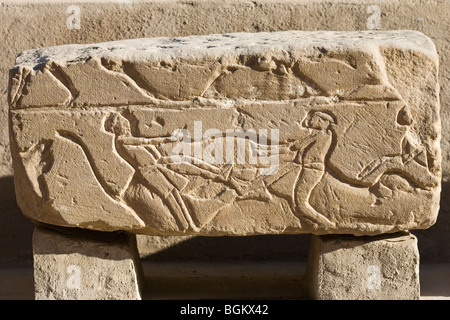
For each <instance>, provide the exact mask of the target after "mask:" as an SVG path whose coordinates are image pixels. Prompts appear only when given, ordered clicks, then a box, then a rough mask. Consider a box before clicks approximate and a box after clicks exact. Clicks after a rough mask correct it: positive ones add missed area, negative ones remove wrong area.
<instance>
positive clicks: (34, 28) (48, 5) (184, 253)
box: [0, 0, 450, 268]
mask: <svg viewBox="0 0 450 320" xmlns="http://www.w3.org/2000/svg"><path fill="white" fill-rule="evenodd" d="M78 8H79V10H80V11H79V13H80V15H79V18H80V20H79V21H77V20H76V18H77V16H76V14H77V9H78ZM449 14H450V1H446V0H408V1H401V0H359V1H358V0H328V1H325V0H310V1H308V0H258V1H248V0H215V1H214V0H190V1H176V0H116V1H113V0H110V1H107V0H106V1H105V0H96V1H89V2H88V1H87V0H84V1H67V0H49V1H41V0H38V1H32V2H30V1H19V0H16V1H0V39H1V40H0V43H1V44H2V47H1V50H0V75H1V76H0V215H1V223H0V268H2V267H6V266H24V265H31V263H32V261H31V259H32V254H31V252H32V251H31V234H32V230H33V226H34V225H33V223H32V222H31V221H29V220H28V219H27V218H25V217H24V216H23V215H22V214H21V212H20V210H19V209H18V207H17V205H16V204H15V197H14V181H13V171H12V168H11V159H10V155H9V137H8V120H7V119H8V117H7V116H8V105H7V86H8V70H9V68H11V67H12V66H13V65H14V60H15V57H16V56H17V54H18V53H20V52H21V51H23V50H26V49H33V48H38V47H44V46H54V45H63V44H69V43H96V42H104V41H114V40H121V39H130V38H143V37H159V36H164V37H175V36H187V35H194V34H196V35H199V34H211V33H229V32H243V31H244V32H265V31H281V30H341V31H346V30H348V31H352V30H368V29H375V30H376V29H380V30H395V29H412V30H417V31H421V32H423V33H424V34H425V35H427V36H429V37H430V38H431V39H432V40H433V41H434V43H435V44H436V47H437V50H438V53H439V56H440V76H439V79H440V86H441V96H440V98H441V118H442V141H441V146H442V156H443V163H442V165H443V183H442V196H441V210H440V213H439V217H438V220H437V223H436V224H435V225H434V226H433V227H431V228H430V229H428V230H420V231H413V233H414V234H415V235H416V236H417V238H418V241H419V249H420V255H421V261H422V262H437V261H450V245H449V243H450V64H449V62H450V61H449V58H450V33H449V32H448V31H449V30H450V20H449V19H448V16H449ZM78 22H79V29H78V28H77V27H78V25H77V23H78ZM139 243H140V246H141V249H142V253H143V254H144V255H150V254H153V255H152V259H196V260H198V259H205V260H211V259H219V258H223V257H225V258H229V259H262V260H264V259H305V260H306V257H307V252H308V247H309V235H295V236H294V235H292V236H290V235H289V236H284V235H283V236H258V237H251V238H239V237H234V238H214V239H205V238H201V237H196V238H192V237H190V238H186V239H183V241H181V242H180V241H179V239H166V240H164V241H161V239H158V238H154V237H145V238H141V239H140V242H139ZM152 247H153V248H152ZM155 248H157V249H155Z"/></svg>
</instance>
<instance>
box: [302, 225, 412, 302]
mask: <svg viewBox="0 0 450 320" xmlns="http://www.w3.org/2000/svg"><path fill="white" fill-rule="evenodd" d="M307 279H308V287H309V292H310V295H311V297H312V298H313V299H317V300H415V299H419V295H420V286H419V250H418V247H417V238H416V237H415V236H414V235H412V234H410V233H396V234H390V235H389V234H388V235H380V236H371V237H355V236H347V235H325V236H313V238H312V240H311V249H310V255H309V260H308V270H307Z"/></svg>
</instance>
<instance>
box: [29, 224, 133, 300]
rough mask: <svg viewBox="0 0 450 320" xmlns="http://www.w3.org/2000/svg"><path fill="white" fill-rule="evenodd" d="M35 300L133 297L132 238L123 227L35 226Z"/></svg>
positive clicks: (129, 298) (130, 298)
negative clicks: (117, 229) (96, 229)
mask: <svg viewBox="0 0 450 320" xmlns="http://www.w3.org/2000/svg"><path fill="white" fill-rule="evenodd" d="M33 262H34V286H35V298H36V300H49V299H55V300H139V299H141V292H140V289H141V286H140V284H141V279H142V272H141V266H140V260H139V256H138V253H137V249H136V238H135V236H134V235H131V234H127V233H122V232H120V233H105V232H91V231H85V230H78V229H73V230H71V229H69V230H66V229H57V230H53V229H47V228H43V227H36V228H35V231H34V234H33Z"/></svg>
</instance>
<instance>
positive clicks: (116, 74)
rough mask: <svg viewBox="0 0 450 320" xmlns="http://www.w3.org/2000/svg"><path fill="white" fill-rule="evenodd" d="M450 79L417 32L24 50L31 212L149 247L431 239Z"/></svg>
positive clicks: (19, 172) (17, 100) (14, 119)
mask: <svg viewBox="0 0 450 320" xmlns="http://www.w3.org/2000/svg"><path fill="white" fill-rule="evenodd" d="M437 72H438V56H437V53H436V49H435V47H434V45H433V43H432V42H431V40H429V39H428V38H427V37H426V36H424V35H423V34H421V33H418V32H412V31H386V32H300V31H285V32H275V33H257V34H250V33H236V34H225V35H208V36H191V37H185V38H154V39H137V40H126V41H117V42H109V43H100V44H94V45H66V46H59V47H50V48H41V49H37V50H29V51H25V52H23V53H22V54H21V55H19V56H18V58H17V61H16V65H15V66H14V67H13V68H12V69H11V72H10V86H9V100H10V101H9V103H10V133H11V135H10V137H11V151H12V157H13V165H14V173H15V186H16V193H17V201H18V204H19V205H20V208H21V209H22V211H23V213H24V214H25V215H26V216H28V217H29V218H31V219H33V220H36V221H41V222H44V223H48V224H54V225H60V226H69V227H81V228H88V229H95V230H104V231H112V230H127V231H131V232H135V233H142V234H148V235H252V234H281V233H314V234H326V233H334V234H338V233H346V234H354V235H374V234H380V233H385V232H395V231H399V230H409V229H424V228H428V227H430V226H431V225H432V224H434V222H435V220H436V218H437V213H438V208H439V196H440V177H441V167H440V165H441V154H440V146H439V142H440V118H439V97H438V93H439V86H438V80H437Z"/></svg>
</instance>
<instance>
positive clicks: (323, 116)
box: [290, 111, 336, 227]
mask: <svg viewBox="0 0 450 320" xmlns="http://www.w3.org/2000/svg"><path fill="white" fill-rule="evenodd" d="M303 124H304V126H305V127H306V128H309V129H310V130H311V131H312V134H311V136H309V137H308V138H307V139H304V140H301V141H297V142H295V143H293V144H292V145H291V147H290V149H291V151H296V152H297V156H296V159H295V160H294V161H295V162H296V163H298V164H300V165H301V170H300V171H299V173H298V176H297V179H296V184H295V187H294V194H293V209H294V214H295V215H296V216H297V217H299V218H300V217H301V218H302V219H307V220H310V222H312V223H313V225H314V226H317V223H320V224H321V225H322V226H328V227H333V226H334V223H333V222H332V221H330V220H329V219H328V218H326V217H325V216H323V215H322V214H321V213H319V212H317V211H316V210H315V209H314V208H313V207H312V206H311V205H310V203H309V196H310V194H311V191H312V190H313V189H314V188H315V186H316V185H317V184H318V183H319V182H320V181H321V179H322V177H323V175H324V174H325V161H326V157H327V155H328V153H329V151H330V148H331V144H332V142H333V133H332V131H331V127H332V125H333V124H336V120H335V119H334V117H333V116H332V115H331V114H330V113H328V112H324V111H311V112H309V113H308V115H307V116H306V119H305V120H304V122H303Z"/></svg>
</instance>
